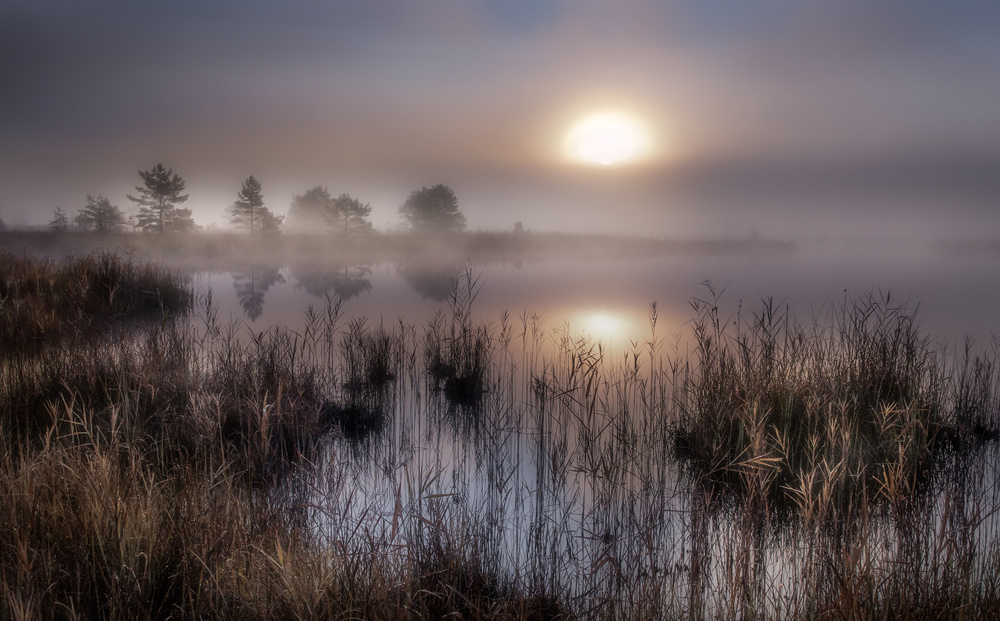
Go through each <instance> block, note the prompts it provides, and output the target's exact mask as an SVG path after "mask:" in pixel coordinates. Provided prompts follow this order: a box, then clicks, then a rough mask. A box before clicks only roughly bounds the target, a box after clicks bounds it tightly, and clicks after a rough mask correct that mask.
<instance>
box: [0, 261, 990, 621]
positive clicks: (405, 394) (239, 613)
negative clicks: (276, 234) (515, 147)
mask: <svg viewBox="0 0 1000 621" xmlns="http://www.w3.org/2000/svg"><path fill="white" fill-rule="evenodd" d="M112 289H113V287H112ZM22 290H23V289H22ZM475 292H476V282H475V279H474V278H473V277H472V275H471V274H467V276H466V280H465V281H463V282H461V283H460V286H459V287H457V288H456V290H455V294H454V297H453V299H452V312H451V315H450V316H445V317H439V318H436V319H433V320H432V321H431V322H430V323H429V324H428V326H427V328H426V330H418V329H416V328H414V327H413V326H408V325H404V324H402V323H400V324H398V325H383V324H377V325H376V324H370V323H369V322H367V321H364V320H353V321H343V320H342V317H341V312H340V307H339V305H338V304H337V302H336V301H335V300H330V301H329V303H328V304H327V305H326V306H325V307H324V308H322V309H313V308H310V309H307V311H306V318H305V321H304V325H303V327H302V328H301V329H299V330H298V331H295V332H293V331H291V330H289V329H287V328H283V327H280V326H279V327H272V328H270V329H268V330H266V331H263V332H253V331H248V330H243V329H242V326H241V325H240V324H237V323H226V322H220V321H218V319H217V317H216V311H215V309H214V307H213V305H212V303H211V299H210V296H209V297H206V298H204V299H202V300H201V301H200V303H199V304H197V305H195V306H194V308H193V309H192V310H193V311H194V314H193V316H192V317H190V318H186V319H183V318H170V317H167V318H165V319H164V318H163V316H162V315H156V317H157V319H156V320H155V321H151V322H145V321H127V322H125V321H120V322H119V321H107V320H102V326H103V327H102V329H101V331H100V332H95V333H94V335H93V338H89V339H84V340H80V341H74V342H73V343H72V346H70V344H69V342H68V341H66V340H62V339H51V340H45V341H43V342H42V343H41V344H39V345H37V346H35V347H33V348H29V349H24V350H19V351H20V353H19V354H18V355H16V356H5V357H0V365H2V366H0V377H2V378H3V383H2V384H0V409H2V411H3V412H5V415H4V416H5V418H4V419H3V421H2V429H0V432H2V433H0V453H2V455H3V460H2V463H0V521H2V522H3V523H4V524H8V525H10V526H9V527H7V528H3V529H0V585H2V587H0V588H2V593H0V596H2V597H3V601H2V602H0V605H2V610H0V618H17V619H24V618H67V619H69V618H75V619H111V618H128V619H133V618H140V619H153V618H168V617H171V618H190V619H202V618H214V619H302V618H315V619H347V618H370V619H418V618H465V619H492V618H501V619H559V618H593V619H621V618H629V619H664V618H678V619H679V618H691V619H694V618H732V619H737V618H740V619H747V618H766V619H771V618H775V619H776V618H795V619H814V618H838V619H856V618H865V619H900V618H911V617H915V616H926V617H929V618H956V617H963V618H970V619H988V618H994V617H995V616H996V615H997V614H1000V530H998V528H1000V522H998V519H1000V516H998V513H997V510H998V508H1000V495H998V493H997V492H996V486H995V484H994V483H995V477H996V466H997V463H998V455H997V449H996V446H995V444H994V443H992V442H991V440H992V439H993V435H992V434H993V430H995V429H996V427H997V421H998V413H997V410H998V392H997V388H998V387H1000V381H998V377H997V367H996V365H995V363H994V361H995V360H996V356H995V352H993V353H990V352H987V354H988V355H985V356H983V355H979V356H977V355H976V354H975V353H974V352H973V351H972V350H971V349H967V350H966V351H965V352H963V355H962V356H959V357H949V356H947V355H945V352H944V351H943V350H941V349H940V348H936V347H935V346H934V345H933V344H932V343H931V342H930V341H928V340H927V339H926V338H924V337H923V336H922V334H921V333H920V331H919V330H918V329H917V327H916V325H915V323H914V321H913V315H912V313H911V312H910V311H908V310H907V309H906V308H904V307H897V306H892V305H890V304H889V303H888V300H873V299H869V298H862V299H860V300H858V301H856V302H854V301H852V302H850V303H849V304H847V305H845V306H844V307H839V308H838V309H837V310H836V311H835V312H834V313H833V315H831V316H829V317H825V318H821V319H820V320H817V321H816V322H814V323H813V324H807V325H804V326H803V325H799V324H796V323H795V322H794V321H793V320H792V318H791V316H790V315H789V314H786V312H785V311H781V312H778V311H777V310H776V309H775V307H774V306H773V305H768V304H765V305H764V307H763V309H762V311H761V312H760V313H757V314H749V315H743V314H742V313H741V312H739V311H738V313H737V315H736V317H735V318H731V319H729V318H727V319H724V318H722V317H721V316H720V312H719V310H718V309H719V304H718V303H717V301H713V302H712V303H711V304H710V305H709V306H705V305H703V303H696V307H695V309H696V315H697V318H696V321H695V322H694V323H693V327H692V338H693V341H692V342H693V343H694V347H695V349H694V352H695V354H694V355H693V356H690V357H688V356H684V355H681V354H679V353H678V352H677V351H670V349H669V347H668V346H667V344H665V343H664V342H663V341H662V339H661V338H660V337H659V336H658V335H657V314H656V309H655V306H654V307H652V308H651V312H650V319H651V322H650V324H651V330H650V336H649V339H648V341H646V342H643V343H634V344H632V345H631V346H630V347H629V348H627V349H626V350H625V351H624V352H620V353H618V354H615V355H612V354H610V353H609V352H608V351H606V350H605V349H604V348H603V347H602V346H601V345H600V344H597V343H594V342H592V341H589V340H587V339H584V338H580V337H577V336H576V335H574V334H573V333H572V332H570V331H568V330H564V329H556V330H550V329H547V328H545V326H544V325H543V323H542V322H541V320H540V319H539V318H537V317H532V316H529V315H528V314H523V315H521V316H520V317H518V318H511V317H509V316H507V315H502V316H501V317H500V318H499V319H497V320H496V321H495V322H494V323H480V322H477V321H476V320H475V318H474V316H473V315H472V313H471V304H472V301H473V300H474V298H475ZM19 295H20V294H19ZM100 312H104V311H100ZM97 316H100V315H99V313H98V315H97ZM734 321H735V324H733V322H734ZM444 370H447V372H446V373H445V372H444ZM470 377H471V378H474V379H475V385H476V387H477V388H476V390H475V391H474V393H473V395H474V397H475V398H474V399H468V400H465V399H456V398H453V395H451V394H450V393H449V391H448V387H447V384H448V379H449V378H470ZM463 394H465V393H463ZM352 417H354V418H352ZM359 417H360V418H359ZM352 425H353V426H352ZM362 425H363V427H364V429H362V428H361V426H362ZM678 456H680V461H678Z"/></svg>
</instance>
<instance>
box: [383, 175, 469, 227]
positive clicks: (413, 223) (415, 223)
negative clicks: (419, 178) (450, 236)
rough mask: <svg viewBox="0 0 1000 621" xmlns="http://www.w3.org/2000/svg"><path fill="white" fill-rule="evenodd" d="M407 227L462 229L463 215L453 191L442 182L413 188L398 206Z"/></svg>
mask: <svg viewBox="0 0 1000 621" xmlns="http://www.w3.org/2000/svg"><path fill="white" fill-rule="evenodd" d="M399 215H400V216H402V217H403V219H404V220H405V221H406V223H407V224H408V225H409V227H410V228H411V229H412V230H414V231H419V232H445V231H462V230H464V229H465V216H464V215H462V212H461V211H459V209H458V199H457V198H455V192H454V190H452V189H451V188H449V187H448V186H446V185H444V184H441V183H439V184H437V185H435V186H432V187H430V188H421V189H419V190H414V191H413V192H412V193H411V194H410V197H409V198H407V199H406V202H405V203H403V206H402V207H400V208H399Z"/></svg>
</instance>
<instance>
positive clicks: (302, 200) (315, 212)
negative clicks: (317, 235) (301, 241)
mask: <svg viewBox="0 0 1000 621" xmlns="http://www.w3.org/2000/svg"><path fill="white" fill-rule="evenodd" d="M332 205H333V197H332V196H330V192H329V191H328V190H327V189H326V188H324V187H323V186H319V185H317V186H316V187H313V188H310V189H308V190H306V191H305V193H303V194H292V205H291V207H290V208H289V209H288V226H290V227H291V228H293V229H295V230H297V231H305V232H308V231H317V230H319V229H320V228H322V226H323V224H324V223H325V221H326V213H327V211H329V210H330V209H332Z"/></svg>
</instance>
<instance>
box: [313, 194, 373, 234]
mask: <svg viewBox="0 0 1000 621" xmlns="http://www.w3.org/2000/svg"><path fill="white" fill-rule="evenodd" d="M323 191H324V192H325V191H326V190H325V189H324V190H323ZM327 197H328V198H329V193H328V194H327ZM371 212H372V208H371V205H369V204H368V203H362V202H361V201H360V200H358V199H356V198H354V197H353V196H351V195H350V194H341V195H340V196H338V197H337V198H335V199H332V200H328V201H327V202H326V205H325V209H324V211H323V218H324V219H325V220H326V225H327V226H328V227H330V229H332V230H335V231H339V232H341V233H344V234H345V235H346V234H349V233H363V232H366V231H370V230H371V229H372V223H371V222H370V221H369V220H368V219H367V218H368V216H369V215H370V214H371Z"/></svg>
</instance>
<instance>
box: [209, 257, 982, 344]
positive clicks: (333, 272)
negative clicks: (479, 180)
mask: <svg viewBox="0 0 1000 621" xmlns="http://www.w3.org/2000/svg"><path fill="white" fill-rule="evenodd" d="M467 269H468V270H471V272H472V274H473V276H474V277H476V278H478V283H479V286H480V288H479V294H478V296H477V298H476V300H475V304H474V311H475V314H476V316H477V317H479V318H481V319H484V320H490V319H496V318H497V317H498V316H499V314H500V313H501V312H502V311H507V312H508V313H510V314H511V315H512V316H517V315H520V314H522V313H527V314H529V315H531V314H536V315H540V316H541V317H543V318H544V320H545V324H546V325H547V326H549V327H562V326H564V325H568V326H569V327H570V329H571V330H573V331H580V332H584V333H588V334H590V335H592V336H595V337H599V338H602V339H607V340H608V342H609V344H612V345H613V344H614V343H615V341H618V342H622V343H624V342H627V340H628V339H644V338H647V336H648V321H647V315H648V310H649V305H650V304H651V303H653V302H655V303H657V305H658V308H659V315H660V325H661V329H667V330H670V331H673V332H677V333H681V332H683V331H684V330H685V327H684V326H685V323H686V322H688V321H689V320H690V319H691V318H692V316H693V313H692V310H691V307H690V301H691V300H692V299H694V298H702V299H711V295H712V294H711V292H710V291H709V289H708V287H707V286H706V283H710V284H711V285H712V288H713V289H714V290H715V291H716V292H717V293H719V292H721V296H720V303H721V304H723V305H724V306H726V307H728V308H732V309H734V310H735V309H737V308H739V307H740V306H741V305H742V307H743V308H744V309H746V308H749V309H750V310H759V309H760V306H761V300H762V299H763V298H772V299H773V300H774V301H775V302H777V303H779V304H782V305H783V304H786V303H787V304H788V305H789V309H790V311H791V313H792V315H793V316H795V317H797V318H798V319H799V320H800V321H804V322H805V321H810V320H811V318H812V317H813V316H816V315H820V316H821V315H822V313H823V312H824V310H825V309H827V308H828V306H829V304H830V303H832V302H840V301H843V300H844V298H845V296H847V297H848V298H851V299H853V298H856V297H860V296H863V295H865V294H868V293H873V294H875V295H877V296H879V297H881V295H883V294H886V293H888V294H890V295H891V296H892V299H894V300H896V301H897V302H898V303H901V304H906V305H907V306H908V307H910V308H911V309H912V308H917V307H918V306H919V308H918V312H917V320H918V323H919V324H920V325H921V326H922V327H923V328H925V329H926V330H927V331H928V333H929V334H930V335H931V336H932V337H934V338H935V339H942V340H943V341H945V342H947V343H950V344H952V345H957V344H961V343H962V342H963V340H964V339H965V338H966V337H967V336H968V337H973V338H975V339H976V341H977V342H979V343H980V344H983V343H986V342H988V341H989V340H990V335H991V334H996V333H1000V287H998V284H1000V255H997V254H995V253H993V254H991V253H985V252H980V253H972V252H970V253H958V252H954V251H948V250H945V249H942V248H939V247H936V246H933V245H929V244H928V245H925V246H920V245H917V244H913V243H903V242H855V243H833V242H812V243H801V244H799V245H798V248H797V249H796V250H794V251H793V252H791V253H790V254H787V255H784V256H774V257H760V256H757V257H751V256H739V255H727V256H671V257H659V258H653V259H645V260H619V261H596V260H595V261H583V260H566V261H550V262H542V263H513V262H508V263H494V264H486V265H482V264H479V265H473V264H469V265H462V264H451V265H447V264H445V265H396V264H390V263H381V264H371V265H353V266H339V267H336V268H326V267H323V266H322V265H321V264H320V263H319V262H318V263H317V265H293V266H287V265H256V266H250V265H248V266H245V267H240V268H239V269H234V270H232V271H230V272H214V273H208V272H203V273H200V274H199V275H198V276H197V278H196V281H197V283H198V285H199V286H200V287H201V288H202V289H204V290H208V289H210V290H211V291H212V294H213V296H214V302H215V304H216V305H217V306H218V307H219V308H220V311H221V313H220V314H221V316H222V317H226V316H230V317H232V318H234V319H240V320H242V321H244V322H245V323H247V324H248V327H250V328H251V329H253V330H262V329H266V327H267V326H269V325H288V326H295V325H296V324H297V323H298V322H300V321H301V318H302V314H303V311H304V310H305V309H306V307H307V306H308V305H310V304H312V305H319V306H321V305H323V304H324V303H325V299H326V296H332V297H338V298H340V299H341V300H342V301H343V312H344V314H345V315H346V316H349V317H361V316H363V317H368V318H369V319H370V320H378V319H382V320H383V321H387V322H396V321H397V320H399V319H403V320H404V321H405V322H407V323H411V324H416V325H420V324H422V323H423V322H425V321H426V320H427V319H428V318H429V317H431V316H432V315H433V314H434V313H435V312H437V311H439V310H446V309H447V300H448V297H449V294H450V292H451V286H452V282H454V280H455V279H456V278H457V277H458V276H459V275H461V274H462V273H464V272H465V271H466V270H467Z"/></svg>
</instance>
